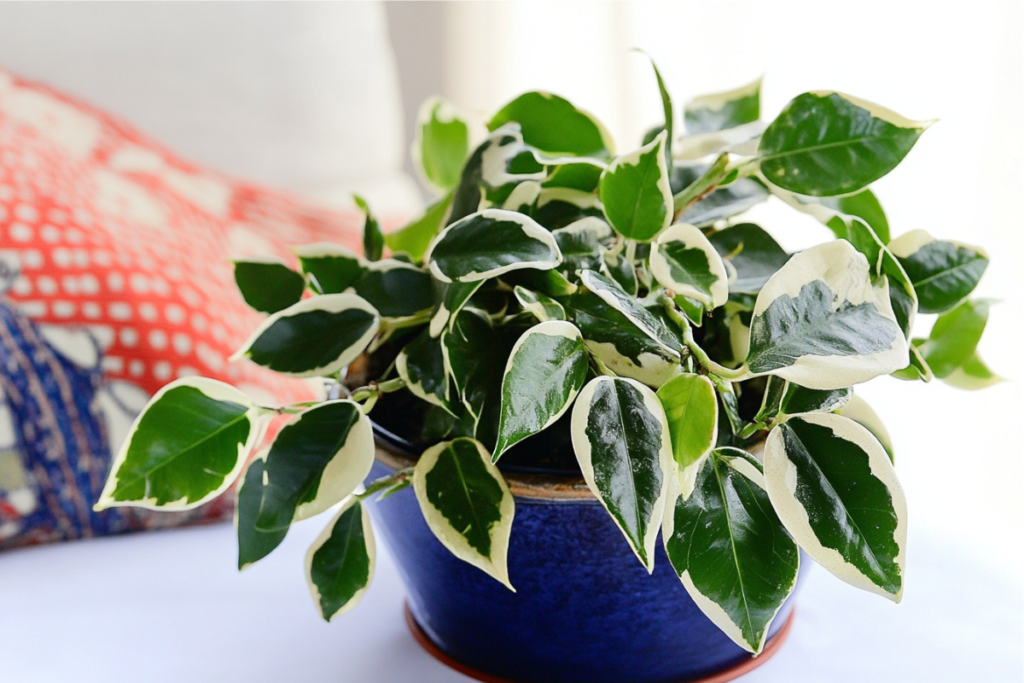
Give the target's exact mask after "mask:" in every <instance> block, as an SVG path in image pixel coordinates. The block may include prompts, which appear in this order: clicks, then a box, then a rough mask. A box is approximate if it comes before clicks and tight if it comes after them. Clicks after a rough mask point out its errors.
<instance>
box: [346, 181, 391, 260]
mask: <svg viewBox="0 0 1024 683" xmlns="http://www.w3.org/2000/svg"><path fill="white" fill-rule="evenodd" d="M352 199H354V200H355V202H356V206H358V207H359V210H360V211H362V212H363V213H364V214H365V215H366V221H365V222H364V223H363V256H365V257H366V260H368V261H379V260H380V258H381V256H383V255H384V233H383V232H381V229H380V223H378V222H377V219H376V218H375V217H374V215H373V213H372V212H371V211H370V206H369V204H367V203H366V200H365V199H363V198H362V197H360V196H359V195H357V194H354V195H352Z"/></svg>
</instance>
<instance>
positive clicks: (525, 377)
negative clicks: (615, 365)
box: [494, 320, 589, 462]
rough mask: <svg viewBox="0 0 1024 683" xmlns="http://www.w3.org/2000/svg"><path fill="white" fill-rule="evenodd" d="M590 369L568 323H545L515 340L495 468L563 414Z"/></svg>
mask: <svg viewBox="0 0 1024 683" xmlns="http://www.w3.org/2000/svg"><path fill="white" fill-rule="evenodd" d="M588 367H589V355H588V354H587V350H586V348H585V346H584V345H583V337H582V335H581V334H580V331H579V330H578V329H576V327H575V325H573V324H572V323H568V322H564V321H561V320H552V321H550V322H544V323H541V324H540V325H537V326H536V327H533V328H530V330H528V331H527V332H526V334H524V335H523V336H522V337H520V338H519V341H517V342H516V345H515V346H514V347H513V348H512V354H511V355H510V356H509V359H508V364H507V365H506V366H505V373H504V377H503V379H502V384H501V420H500V422H499V425H498V443H497V445H496V446H495V448H494V462H497V461H498V458H500V457H501V455H502V454H503V453H504V452H505V451H506V450H508V449H509V448H511V447H512V446H514V445H515V444H517V443H519V442H520V441H522V440H523V439H525V438H527V437H529V436H533V435H534V434H536V433H538V432H540V431H543V430H545V429H547V428H548V427H550V426H551V425H552V424H554V423H555V422H556V421H557V420H558V419H559V418H560V417H562V415H564V414H565V412H566V411H567V410H568V409H569V405H570V404H571V403H572V402H573V400H574V399H575V398H576V395H577V394H578V393H579V391H580V389H582V388H583V383H584V382H585V381H586V379H587V369H588Z"/></svg>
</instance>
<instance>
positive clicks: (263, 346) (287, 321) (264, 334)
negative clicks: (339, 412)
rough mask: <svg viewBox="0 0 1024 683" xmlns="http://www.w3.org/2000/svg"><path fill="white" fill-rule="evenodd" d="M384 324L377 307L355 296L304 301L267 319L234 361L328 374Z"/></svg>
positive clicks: (349, 359) (353, 355)
mask: <svg viewBox="0 0 1024 683" xmlns="http://www.w3.org/2000/svg"><path fill="white" fill-rule="evenodd" d="M379 324H380V317H379V316H378V315H377V311H376V310H375V309H374V308H373V306H371V305H370V304H369V303H367V302H366V301H365V300H364V299H363V298H362V297H359V296H356V295H355V294H325V295H324V296H317V297H313V298H312V299H304V300H302V301H300V302H299V303H297V304H295V305H293V306H289V307H288V308H286V309H284V310H283V311H278V312H277V313H275V314H274V315H272V316H270V317H269V318H267V319H266V320H265V321H263V324H262V325H260V326H259V327H258V328H257V329H256V331H255V332H254V333H253V334H252V336H251V337H250V338H249V339H248V340H247V341H246V342H245V344H243V345H242V348H240V349H239V350H238V351H236V352H235V354H234V355H233V356H232V357H231V358H230V360H232V361H234V360H238V359H240V358H244V357H248V358H249V359H251V360H252V361H253V362H254V363H256V364H257V365H262V366H264V367H266V368H270V369H271V370H273V371H274V372H279V373H281V374H283V375H290V376H292V377H325V376H328V375H331V374H333V373H335V372H337V371H338V370H340V369H341V368H343V367H345V366H346V365H348V364H349V363H351V362H352V361H354V360H355V359H356V357H358V356H359V354H361V353H362V352H363V351H364V350H365V349H366V347H367V345H368V344H369V343H370V340H371V339H373V336H374V335H375V334H376V333H377V328H378V326H379Z"/></svg>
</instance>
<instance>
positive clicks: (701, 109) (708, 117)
mask: <svg viewBox="0 0 1024 683" xmlns="http://www.w3.org/2000/svg"><path fill="white" fill-rule="evenodd" d="M759 118H761V79H760V78H759V79H757V80H756V81H754V82H753V83H748V84H747V85H744V86H740V87H739V88H736V89H735V90H729V91H727V92H722V93H715V94H713V95H702V96H700V97H695V98H693V99H692V100H690V101H689V102H687V103H686V105H685V106H684V108H683V121H684V122H685V124H686V132H687V133H688V134H689V135H697V134H700V133H713V132H716V131H720V130H725V129H727V128H735V127H736V126H741V125H743V124H745V123H752V122H754V121H757V120H758V119H759Z"/></svg>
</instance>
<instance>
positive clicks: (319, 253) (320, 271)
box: [292, 242, 366, 294]
mask: <svg viewBox="0 0 1024 683" xmlns="http://www.w3.org/2000/svg"><path fill="white" fill-rule="evenodd" d="M292 252H293V253H294V254H295V255H296V256H298V257H299V264H300V265H301V266H302V272H304V273H306V275H307V277H308V278H309V281H310V289H312V290H313V291H314V292H316V293H317V294H341V293H342V292H344V291H345V290H346V289H348V288H349V287H351V286H352V285H354V284H355V283H356V280H358V279H359V278H360V276H362V274H363V271H364V270H365V269H366V262H365V261H363V259H362V258H361V257H360V256H357V255H356V254H355V253H353V252H352V251H350V250H349V249H347V248H345V247H343V246H341V245H339V244H331V243H330V242H319V243H317V244H304V245H302V246H298V247H292Z"/></svg>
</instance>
